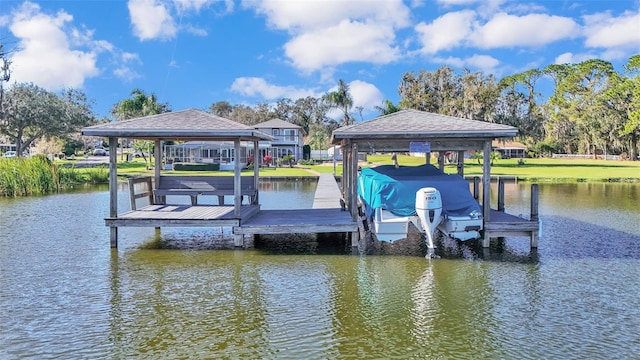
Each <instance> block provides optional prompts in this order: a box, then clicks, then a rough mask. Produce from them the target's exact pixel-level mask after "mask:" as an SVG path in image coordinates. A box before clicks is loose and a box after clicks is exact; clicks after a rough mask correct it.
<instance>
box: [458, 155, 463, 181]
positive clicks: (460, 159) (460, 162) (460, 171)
mask: <svg viewBox="0 0 640 360" xmlns="http://www.w3.org/2000/svg"><path fill="white" fill-rule="evenodd" d="M458 175H460V176H464V151H458Z"/></svg>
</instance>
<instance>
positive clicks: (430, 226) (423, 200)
mask: <svg viewBox="0 0 640 360" xmlns="http://www.w3.org/2000/svg"><path fill="white" fill-rule="evenodd" d="M416 213H417V214H418V217H419V218H420V223H421V225H422V229H423V230H424V232H425V234H426V235H427V247H428V248H429V250H428V253H427V256H428V257H432V256H433V255H434V252H435V247H434V245H433V235H434V232H435V231H436V227H438V225H439V224H440V222H442V197H440V192H439V191H438V189H436V188H432V187H426V188H422V189H420V190H418V191H417V192H416Z"/></svg>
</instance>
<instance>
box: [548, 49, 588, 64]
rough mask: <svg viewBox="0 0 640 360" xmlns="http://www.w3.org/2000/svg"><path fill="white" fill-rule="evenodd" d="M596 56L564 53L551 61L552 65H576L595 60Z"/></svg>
mask: <svg viewBox="0 0 640 360" xmlns="http://www.w3.org/2000/svg"><path fill="white" fill-rule="evenodd" d="M597 57H598V56H596V55H593V54H574V53H571V52H566V53H563V54H560V55H558V56H557V57H556V58H555V60H554V61H553V63H554V64H577V63H581V62H583V61H586V60H590V59H595V58H597Z"/></svg>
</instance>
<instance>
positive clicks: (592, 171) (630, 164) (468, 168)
mask: <svg viewBox="0 0 640 360" xmlns="http://www.w3.org/2000/svg"><path fill="white" fill-rule="evenodd" d="M398 162H399V163H400V165H406V166H416V165H420V164H424V162H425V159H424V158H422V157H413V156H407V155H398ZM391 163H392V162H391V155H389V154H386V155H368V156H367V162H361V163H360V166H362V167H374V166H377V165H383V164H391ZM436 163H437V160H436V159H435V158H433V159H432V164H434V165H435V164H436ZM456 171H457V170H456V165H455V164H446V165H445V172H447V173H455V172H456ZM163 173H167V174H176V175H177V174H180V175H194V172H193V171H173V170H172V171H166V172H165V171H163ZM318 173H329V174H331V173H333V163H332V162H327V163H325V164H318V165H299V166H297V167H294V168H289V167H279V168H274V167H269V168H260V172H259V174H260V176H262V177H270V176H273V177H303V176H316V175H317V174H318ZM464 173H465V175H467V176H475V175H482V165H481V164H478V162H477V160H472V159H469V160H466V161H465V169H464ZM153 174H154V171H153V169H147V165H146V164H145V163H144V161H143V160H142V159H134V160H133V161H132V162H118V176H121V177H132V176H151V175H153ZM197 174H201V175H211V176H225V175H228V176H230V175H232V174H233V172H232V171H203V172H197ZM242 174H243V175H252V174H253V170H243V171H242ZM336 174H337V175H342V162H341V161H339V162H338V163H337V165H336ZM491 175H492V176H515V177H517V178H518V180H520V181H532V182H545V181H548V182H576V181H593V182H598V181H639V182H640V161H612V160H607V161H605V160H567V159H524V164H519V159H500V160H497V161H495V162H494V164H493V166H492V167H491Z"/></svg>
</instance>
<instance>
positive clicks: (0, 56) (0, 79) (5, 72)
mask: <svg viewBox="0 0 640 360" xmlns="http://www.w3.org/2000/svg"><path fill="white" fill-rule="evenodd" d="M9 65H11V61H9V59H8V58H7V54H6V53H5V51H4V46H3V45H2V44H0V119H3V118H4V112H5V109H4V101H3V99H4V86H3V85H4V83H5V82H9V79H10V78H11V71H10V70H9Z"/></svg>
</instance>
